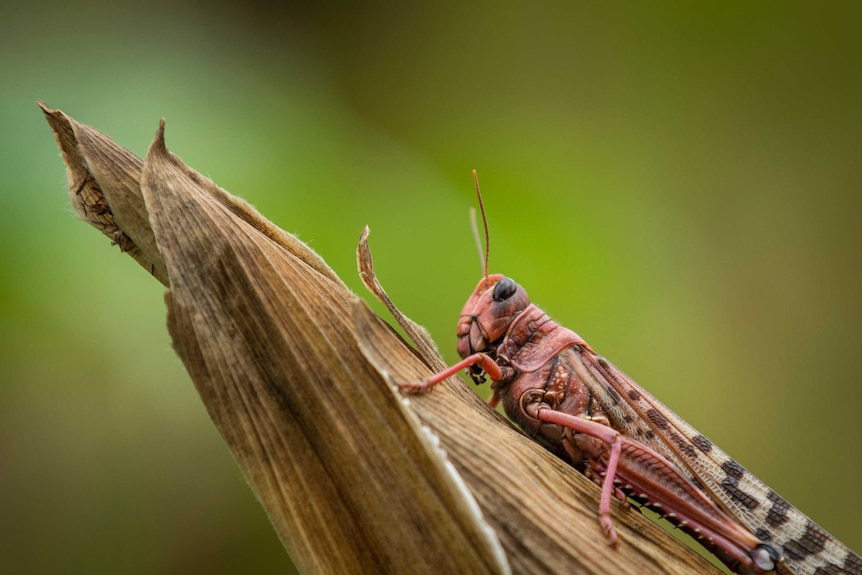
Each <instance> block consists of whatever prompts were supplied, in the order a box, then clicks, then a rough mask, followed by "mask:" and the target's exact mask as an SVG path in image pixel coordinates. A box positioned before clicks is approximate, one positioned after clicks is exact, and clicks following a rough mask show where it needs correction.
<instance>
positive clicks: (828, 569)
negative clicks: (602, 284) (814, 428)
mask: <svg viewBox="0 0 862 575" xmlns="http://www.w3.org/2000/svg"><path fill="white" fill-rule="evenodd" d="M580 358H581V360H582V362H583V364H582V368H583V371H581V369H578V371H579V375H580V376H581V377H582V378H583V379H584V381H585V382H586V383H587V385H588V386H590V389H591V390H592V391H593V393H594V394H595V395H596V396H597V397H598V398H599V401H601V402H602V403H603V404H604V406H605V409H606V410H607V412H608V415H609V418H610V419H611V421H612V425H613V426H614V427H615V428H616V429H617V430H618V431H620V432H622V433H624V434H626V435H628V436H629V437H632V438H633V439H636V440H638V441H640V442H642V443H646V444H647V445H649V446H650V447H652V448H653V449H655V450H656V451H658V452H660V453H662V454H663V455H665V457H667V458H668V459H670V460H671V461H672V462H674V463H675V464H677V465H678V466H679V469H680V471H682V472H683V473H684V474H686V475H688V476H689V477H690V478H691V479H692V481H694V482H695V484H697V485H700V486H701V487H702V488H703V489H704V491H706V493H707V494H708V495H709V496H710V497H711V498H712V500H713V501H715V503H716V504H717V505H718V506H719V507H721V508H723V509H724V510H725V511H726V512H727V513H728V514H729V515H731V516H732V517H735V518H736V519H737V520H738V521H739V522H740V523H742V524H743V525H745V526H746V527H748V528H749V529H750V530H751V531H752V532H753V533H754V534H755V535H757V537H759V538H760V539H762V540H763V541H764V542H766V543H768V544H770V545H772V546H774V547H775V548H776V549H777V550H778V551H780V552H781V553H782V555H783V556H784V560H785V563H786V567H789V568H790V570H791V571H792V572H793V573H796V575H815V574H821V573H823V574H827V573H828V574H846V575H862V558H860V557H859V555H857V554H856V553H854V552H853V551H851V550H850V549H848V548H847V546H845V545H844V544H843V543H841V542H840V541H838V540H836V539H835V538H834V537H833V536H832V535H831V534H829V533H828V532H827V531H825V530H824V529H822V528H821V527H820V526H818V525H817V524H816V523H814V522H813V521H812V520H811V519H809V518H808V517H807V516H806V515H805V514H803V513H802V512H800V511H799V510H797V509H796V508H795V507H793V506H792V505H790V504H789V503H787V501H785V500H784V499H783V498H782V497H780V496H779V495H778V494H777V493H775V492H774V491H773V490H772V489H770V488H769V486H767V485H766V484H765V483H763V482H762V481H760V480H759V479H758V478H757V477H755V476H754V475H753V474H751V473H749V472H748V471H746V469H745V468H744V467H742V466H741V465H740V464H739V463H737V462H736V461H734V460H733V458H731V457H730V456H729V455H727V454H726V453H725V452H724V451H722V450H721V449H720V448H719V447H718V446H716V445H715V444H713V443H712V442H711V441H709V440H708V439H707V438H706V437H704V436H703V435H702V434H701V433H699V432H698V431H697V430H696V429H694V428H693V427H692V426H691V425H689V424H688V423H686V421H685V420H683V419H682V418H681V417H679V416H678V415H676V414H675V413H674V412H673V411H671V410H670V409H668V408H667V407H666V406H665V405H664V404H662V403H661V402H660V401H658V400H657V399H656V398H655V397H653V396H652V395H651V394H650V393H649V392H647V391H646V390H644V389H643V388H642V387H640V386H639V385H638V384H637V383H635V382H634V381H633V380H632V379H631V378H630V377H628V376H627V375H626V374H625V373H623V372H622V371H621V370H619V369H618V368H617V367H616V366H614V365H613V364H611V363H610V362H608V361H607V360H605V359H604V358H602V357H600V356H598V355H595V354H594V353H592V352H591V350H586V349H585V350H582V351H581V353H580Z"/></svg>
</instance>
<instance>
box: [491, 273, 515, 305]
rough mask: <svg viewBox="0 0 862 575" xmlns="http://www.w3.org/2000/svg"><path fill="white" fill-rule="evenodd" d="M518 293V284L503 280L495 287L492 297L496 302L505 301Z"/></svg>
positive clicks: (507, 279) (508, 279)
mask: <svg viewBox="0 0 862 575" xmlns="http://www.w3.org/2000/svg"><path fill="white" fill-rule="evenodd" d="M516 291H518V284H516V283H515V280H513V279H511V278H503V279H501V280H500V281H499V282H497V285H495V286H494V294H493V295H492V296H491V297H493V298H494V301H503V300H506V299H509V298H510V297H512V296H513V295H515V292H516Z"/></svg>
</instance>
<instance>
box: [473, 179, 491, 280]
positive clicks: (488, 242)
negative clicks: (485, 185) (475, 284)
mask: <svg viewBox="0 0 862 575" xmlns="http://www.w3.org/2000/svg"><path fill="white" fill-rule="evenodd" d="M473 183H474V184H476V197H477V198H479V211H480V212H481V213H482V225H483V226H484V228H485V258H484V261H483V262H482V277H483V278H484V279H485V283H488V253H489V251H490V247H491V239H490V234H489V233H488V218H487V217H486V216H485V204H484V203H483V202H482V192H480V191H479V175H478V174H477V173H476V170H473ZM474 229H475V228H474ZM476 235H477V236H478V235H479V234H478V233H476ZM477 243H478V242H477ZM480 253H481V249H480Z"/></svg>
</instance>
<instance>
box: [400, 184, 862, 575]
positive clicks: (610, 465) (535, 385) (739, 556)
mask: <svg viewBox="0 0 862 575" xmlns="http://www.w3.org/2000/svg"><path fill="white" fill-rule="evenodd" d="M473 177H474V179H476V172H475V171H474V172H473ZM476 193H477V195H478V196H479V205H480V208H481V209H482V219H483V221H484V222H485V256H484V274H483V277H482V280H481V281H480V282H479V285H478V286H477V287H476V290H475V291H474V292H473V294H472V295H471V296H470V299H468V300H467V304H466V305H465V306H464V309H463V311H462V312H461V316H460V318H459V320H458V353H459V354H460V355H461V357H462V358H463V361H460V362H458V363H457V364H455V365H453V366H452V367H450V368H449V369H447V370H445V371H443V372H440V373H438V374H435V375H434V376H432V377H430V378H428V379H427V380H425V381H423V382H418V383H405V384H401V386H402V387H403V388H408V389H412V390H421V389H426V388H429V387H431V386H433V385H435V384H437V383H439V382H441V381H443V380H444V379H446V378H448V377H450V376H452V375H454V374H456V373H458V372H459V371H461V370H462V369H465V368H466V369H467V372H468V374H469V375H470V377H471V378H472V379H473V381H475V382H476V383H477V384H480V383H483V382H484V381H485V378H486V376H487V377H489V378H490V379H491V380H492V382H493V383H492V384H491V387H492V389H493V390H494V395H493V397H492V399H491V401H490V403H491V405H496V404H497V403H498V402H499V401H502V402H503V407H504V408H505V410H506V413H507V414H508V416H509V418H510V419H511V420H512V421H514V422H515V423H517V424H518V425H519V426H520V427H521V428H522V429H523V430H524V431H525V432H526V433H527V434H528V435H530V436H531V437H533V438H535V439H536V440H538V441H539V442H541V443H542V444H544V445H545V446H546V447H547V448H548V449H550V450H551V451H552V452H554V453H555V454H557V455H558V456H560V457H561V458H563V459H564V460H566V461H568V462H569V463H570V464H571V465H573V466H574V467H575V468H577V469H578V470H580V471H582V472H583V473H585V474H586V475H587V476H588V477H590V478H592V479H593V480H595V481H596V482H597V483H600V484H601V486H602V490H601V498H600V501H599V523H600V525H601V528H602V531H603V532H604V534H605V535H606V536H607V538H608V540H609V541H610V542H611V543H612V544H616V542H617V534H616V532H615V530H614V526H613V524H612V522H611V518H610V508H611V498H612V497H614V496H616V497H617V498H619V499H621V500H626V497H630V498H632V499H633V500H635V501H637V502H639V503H643V504H645V505H647V506H649V507H652V508H654V509H656V510H657V511H659V512H660V513H661V514H662V515H664V516H665V517H666V518H667V519H668V520H670V521H671V522H672V523H675V524H676V525H677V526H679V527H680V528H681V529H683V530H685V531H686V532H688V533H690V534H692V535H694V536H695V538H697V539H698V540H699V541H700V542H701V543H702V544H703V545H704V546H705V547H706V548H707V549H709V550H710V551H712V552H713V553H715V555H716V556H717V557H718V558H719V559H720V560H721V561H723V562H724V563H725V564H726V565H727V566H728V567H729V568H730V569H732V570H733V571H735V572H736V573H739V574H748V573H766V572H773V571H775V572H779V573H795V574H796V575H815V574H818V575H820V574H823V575H826V574H847V575H862V559H860V557H859V555H857V554H856V553H854V552H853V551H851V550H850V549H848V548H847V547H846V546H845V545H844V544H842V543H841V542H839V541H838V540H837V539H835V538H834V537H833V536H832V535H830V534H829V533H827V532H826V531H824V530H823V529H822V528H820V527H819V526H818V525H817V524H816V523H814V522H813V521H811V520H810V519H809V518H808V517H806V516H805V515H803V514H802V513H801V512H799V511H798V510H797V509H795V508H794V507H792V506H791V505H790V504H789V503H787V502H786V501H785V500H784V499H782V498H781V497H780V496H778V495H777V494H776V493H775V492H774V491H772V490H771V489H770V488H769V487H767V486H766V485H765V484H764V483H763V482H761V481H760V480H759V479H757V478H756V477H755V476H754V475H752V474H751V473H749V472H748V471H746V470H745V469H744V468H743V467H742V466H741V465H739V464H738V463H737V462H736V461H734V460H733V459H732V458H730V457H729V456H728V455H727V454H726V453H724V452H723V451H721V449H719V448H718V447H717V446H716V445H714V444H713V443H712V442H711V441H709V440H708V439H707V438H706V437H704V436H703V435H701V434H700V433H698V432H697V430H695V429H694V428H693V427H692V426H691V425H689V424H688V423H686V422H685V421H684V420H683V419H682V418H680V417H679V416H678V415H676V414H675V413H673V412H672V411H671V410H670V409H668V408H667V407H665V406H664V405H663V404H662V403H661V402H659V401H658V400H657V399H655V398H654V397H653V396H652V395H650V394H649V393H648V392H646V391H645V390H644V389H643V388H641V387H640V386H639V385H638V384H637V383H635V382H634V381H633V380H632V379H631V378H629V377H628V376H627V375H626V374H624V373H623V372H622V371H620V370H619V369H617V368H616V367H615V366H614V365H613V364H612V363H610V362H609V361H607V360H606V359H604V358H603V357H601V356H600V355H598V354H596V352H595V351H593V349H592V348H591V347H590V346H589V344H587V342H586V341H584V340H583V339H582V338H581V337H580V336H579V335H578V334H576V333H575V332H574V331H572V330H570V329H566V328H565V327H562V326H560V325H558V324H556V323H554V321H553V320H551V318H549V317H548V316H547V314H545V312H543V311H542V310H541V309H539V308H538V307H536V306H535V305H534V304H532V303H530V299H529V298H528V296H527V292H526V291H525V290H524V288H523V287H521V286H519V285H518V284H517V283H515V282H514V281H513V280H512V279H510V278H508V277H505V276H503V275H498V274H493V275H489V274H488V226H487V221H486V219H485V212H484V207H483V206H482V197H481V194H480V193H479V183H478V180H476Z"/></svg>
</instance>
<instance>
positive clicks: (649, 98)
mask: <svg viewBox="0 0 862 575" xmlns="http://www.w3.org/2000/svg"><path fill="white" fill-rule="evenodd" d="M408 4H409V3H397V2H392V3H374V4H368V5H359V4H354V3H344V4H341V3H337V2H322V3H312V2H302V3H296V4H291V3H288V4H285V5H282V4H280V3H267V2H254V1H252V2H246V3H242V4H240V3H236V4H233V3H229V2H222V3H218V2H216V3H212V2H202V1H197V2H195V1H188V0H180V1H176V0H172V1H170V2H167V1H164V0H156V1H154V2H148V3H136V4H128V5H125V4H124V3H117V2H106V1H103V2H96V1H90V2H78V3H60V2H45V3H23V2H20V3H18V4H17V5H15V6H14V7H13V5H12V4H11V3H6V4H4V6H3V8H0V84H2V88H3V89H2V90H0V122H2V132H0V174H2V183H0V234H2V236H0V273H2V282H0V337H2V345H0V380H2V385H0V571H2V572H4V573H126V574H136V573H147V574H149V573H168V574H170V573H183V574H185V573H213V574H218V573H237V572H243V573H276V572H278V573H285V572H290V571H289V570H290V569H291V567H290V562H289V559H288V558H287V557H286V556H285V554H284V553H283V551H282V550H281V547H280V544H279V542H278V540H277V538H276V537H275V535H274V533H273V532H272V531H271V529H270V527H269V525H268V523H267V520H266V517H265V515H264V514H263V512H262V511H261V509H260V508H259V506H258V504H257V502H256V501H255V499H254V497H253V495H252V494H251V493H250V491H249V490H248V488H247V487H246V485H245V483H244V480H243V479H242V477H241V475H240V473H239V471H238V469H237V468H236V466H235V465H234V463H233V461H232V459H231V456H230V454H229V452H228V451H227V450H226V449H225V447H224V446H223V445H222V443H221V442H220V439H219V437H218V434H217V433H216V431H215V429H214V427H213V426H212V424H211V423H210V422H209V420H208V418H207V416H206V414H205V412H204V409H203V407H202V406H201V404H200V402H199V401H198V399H197V397H196V394H195V391H194V389H193V387H192V384H191V383H190V381H189V379H188V377H187V376H186V374H185V372H184V371H183V369H182V366H181V365H180V362H179V361H178V359H177V358H176V357H175V356H174V354H173V352H172V351H171V348H170V341H169V337H168V335H167V331H166V328H165V310H164V305H163V299H162V296H163V291H164V290H163V288H162V287H161V286H160V285H159V284H158V283H157V282H156V281H155V280H153V279H152V278H150V277H148V275H147V274H146V273H143V271H142V270H141V269H140V268H139V267H138V266H137V264H135V263H134V262H133V261H132V260H131V259H130V258H127V257H125V256H123V255H121V254H119V252H118V250H117V248H115V247H114V248H112V247H110V246H109V245H108V242H107V241H106V239H105V238H104V237H103V236H101V235H100V234H99V233H98V232H96V231H95V230H93V229H91V228H89V227H88V226H86V225H84V224H82V223H80V222H79V221H77V220H76V219H75V217H74V216H73V215H72V213H71V210H70V208H69V206H68V202H67V199H66V196H65V175H64V168H63V165H62V162H61V160H60V159H59V155H58V151H57V147H56V145H55V143H54V140H53V137H52V135H51V133H50V132H49V130H48V127H47V125H46V123H45V122H44V120H43V118H42V116H41V113H40V112H39V111H38V109H37V108H36V106H35V100H36V99H37V98H42V99H44V100H45V101H46V102H47V103H48V105H50V106H52V107H57V108H60V109H62V110H64V111H65V112H67V113H69V114H70V115H72V116H73V117H75V118H76V119H77V120H79V121H82V122H85V123H89V124H91V125H93V126H96V127H97V128H99V129H101V130H103V131H105V132H107V133H108V134H110V135H111V136H112V137H114V138H115V140H116V141H117V142H119V143H120V144H122V145H124V146H126V147H128V148H129V149H131V150H132V151H134V152H136V153H138V154H139V155H143V154H144V153H145V152H146V149H147V146H148V144H149V142H150V140H151V138H152V136H153V134H154V132H155V129H156V126H157V123H158V121H159V119H160V118H161V117H165V118H166V119H167V141H168V145H169V146H170V147H171V149H172V150H173V151H174V152H175V153H177V154H178V155H179V156H181V157H182V158H183V159H184V160H185V161H186V162H187V163H189V164H190V165H192V166H194V167H196V168H197V169H198V170H200V171H201V172H203V173H204V174H206V175H208V176H210V177H212V178H213V179H215V180H216V182H218V183H219V184H220V185H222V186H223V187H225V188H226V189H228V190H230V191H232V192H233V193H236V194H238V195H241V196H243V197H244V198H246V199H248V200H249V201H251V202H252V203H253V204H255V205H256V206H257V207H258V208H259V209H260V210H261V211H262V212H263V213H264V214H266V215H267V216H268V217H269V218H271V219H272V220H273V221H274V222H276V223H277V224H279V225H280V226H282V227H283V228H285V229H286V230H288V231H291V232H296V233H298V234H299V235H300V237H301V238H302V239H304V240H306V241H308V242H309V243H310V244H311V246H312V247H313V248H314V249H316V250H317V251H318V252H319V253H320V254H322V255H323V256H324V257H325V258H326V259H327V260H328V262H329V263H330V264H331V265H332V266H333V267H334V268H335V270H336V271H337V272H338V273H339V274H340V275H341V276H342V277H343V278H344V279H345V281H347V282H348V284H349V285H351V286H352V287H353V288H354V289H355V290H356V292H357V293H359V294H362V295H363V297H365V298H366V299H369V298H368V296H367V295H366V294H365V292H364V290H363V288H362V287H361V284H360V282H359V281H358V278H357V275H356V271H355V256H354V250H355V245H356V241H357V238H358V236H359V233H360V231H361V229H362V227H363V226H365V225H366V224H367V225H369V226H370V227H371V229H372V236H371V245H372V248H373V250H374V254H375V261H376V264H377V267H378V271H379V274H380V278H381V280H382V281H383V282H384V285H385V286H386V287H387V289H388V291H389V293H390V295H391V296H392V297H393V298H394V299H395V301H396V302H397V303H398V304H399V305H400V306H401V308H402V309H403V310H404V311H405V312H407V313H408V314H409V315H411V316H412V317H413V318H414V319H416V320H418V321H419V322H421V323H423V324H425V325H426V326H427V327H428V328H429V329H430V330H431V332H432V334H433V335H434V336H435V338H436V339H437V341H438V344H439V345H440V346H441V348H442V350H443V352H444V355H445V357H446V358H447V359H448V360H450V361H451V360H454V359H455V358H456V354H455V350H454V347H455V346H454V327H455V320H456V317H457V314H458V312H459V311H460V309H461V306H462V305H463V303H464V301H465V299H466V297H467V296H468V294H469V293H470V291H471V290H472V289H473V287H474V285H475V283H476V281H478V277H479V264H478V258H477V256H476V252H475V248H474V245H473V240H472V238H471V233H470V228H469V223H468V215H467V214H468V209H469V207H470V206H473V205H474V196H473V190H472V181H471V177H470V170H471V169H473V168H476V169H478V170H479V174H480V179H481V183H482V187H483V191H484V194H485V200H486V204H487V208H488V215H489V218H490V225H491V234H492V239H491V246H492V247H491V268H492V271H502V272H505V273H507V274H509V275H512V276H513V277H515V278H516V279H517V280H518V281H519V282H520V283H522V284H523V285H524V286H525V287H526V288H527V290H528V291H529V292H530V293H531V295H532V297H533V299H534V301H536V302H537V303H539V304H540V305H541V306H542V307H543V308H545V309H546V311H548V312H549V313H550V314H551V315H552V316H553V317H554V318H555V319H557V320H558V321H560V322H561V323H563V324H565V325H567V326H569V327H571V328H573V329H575V330H576V331H578V332H579V333H580V334H581V335H582V336H584V337H585V338H586V339H587V340H588V341H589V342H591V344H592V345H593V347H594V348H596V349H597V350H598V351H599V352H600V353H603V354H604V355H606V356H607V357H608V358H610V359H611V360H612V361H614V362H615V363H616V364H617V365H619V366H620V367H622V368H623V369H624V370H626V371H627V372H628V373H629V374H630V375H632V376H633V377H634V378H635V379H636V380H637V381H639V382H640V383H641V385H643V386H644V387H646V388H647V389H649V390H650V391H651V392H653V393H654V394H655V395H656V396H658V397H659V398H661V399H662V400H663V401H664V402H666V403H667V404H668V405H669V406H670V407H671V408H672V409H674V410H675V411H677V412H678V413H680V414H681V415H683V417H685V418H686V419H687V420H688V421H689V422H691V423H692V424H694V425H695V426H696V427H698V428H699V429H700V430H701V431H702V432H703V433H704V434H706V435H707V436H708V437H710V438H711V439H713V440H714V441H715V442H716V443H718V444H719V445H721V446H722V447H723V448H724V449H725V450H726V451H728V452H730V453H731V454H732V455H734V456H735V457H736V458H737V459H738V460H739V461H740V462H742V463H743V464H744V465H745V466H746V467H748V468H749V469H750V470H751V471H753V472H754V473H755V474H757V475H758V476H760V477H761V478H762V479H764V480H765V481H766V482H767V483H769V484H770V485H771V486H772V487H773V488H774V489H775V490H776V491H778V492H779V493H781V494H782V495H783V496H784V497H785V498H787V499H788V500H789V501H791V502H792V503H794V504H795V505H797V506H798V507H800V508H801V509H802V510H804V511H806V512H807V513H808V514H810V516H811V517H812V518H814V519H815V520H816V521H817V522H819V523H820V524H821V525H822V526H823V527H825V528H827V529H828V530H830V531H831V532H832V533H834V534H835V535H836V536H838V537H839V538H841V539H843V540H844V541H845V542H846V543H847V544H849V545H850V546H851V547H854V548H855V549H856V550H857V551H860V550H862V527H860V520H859V516H860V513H862V502H860V501H859V498H858V486H859V477H860V473H862V417H860V412H862V392H860V385H859V374H860V373H862V353H860V351H859V348H860V346H862V321H860V320H862V299H860V293H862V269H860V268H862V252H860V240H862V211H860V208H862V142H860V135H862V122H860V120H862V105H860V102H862V73H860V70H862V58H860V56H862V35H860V34H859V29H860V24H862V18H860V17H862V5H860V4H859V3H857V2H833V3H816V4H814V3H804V2H798V3H797V2H757V3H748V2H739V3H736V2H726V3H721V5H720V6H719V5H718V4H711V5H709V6H706V5H703V4H701V3H698V4H696V5H690V4H688V3H663V4H653V3H650V5H647V3H641V2H627V3H626V2H623V3H584V2H537V3H505V4H490V3H489V4H483V3H473V2H467V3H463V2H438V3H434V4H433V6H431V5H428V6H412V5H408ZM416 544H417V545H421V544H422V542H421V541H417V542H416Z"/></svg>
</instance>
